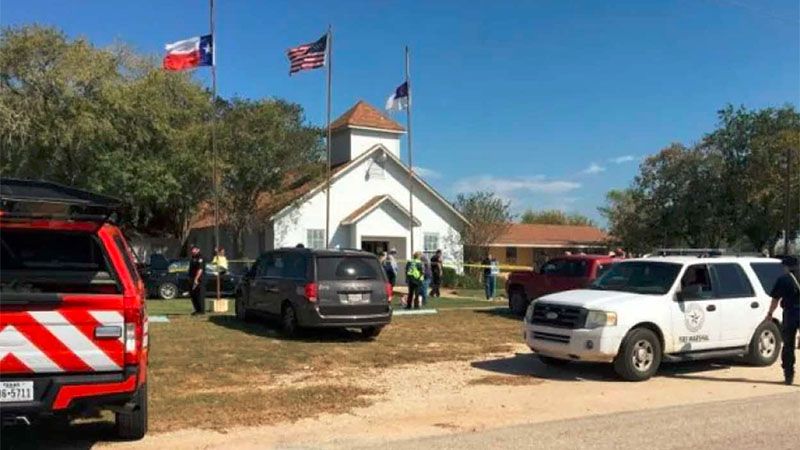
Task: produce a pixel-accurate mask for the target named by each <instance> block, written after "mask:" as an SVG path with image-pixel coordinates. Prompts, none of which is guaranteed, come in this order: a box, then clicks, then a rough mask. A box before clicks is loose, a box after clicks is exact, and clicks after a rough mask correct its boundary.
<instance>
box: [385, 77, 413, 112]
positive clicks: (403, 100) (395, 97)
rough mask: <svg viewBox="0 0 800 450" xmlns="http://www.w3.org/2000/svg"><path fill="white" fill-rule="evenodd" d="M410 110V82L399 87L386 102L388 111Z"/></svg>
mask: <svg viewBox="0 0 800 450" xmlns="http://www.w3.org/2000/svg"><path fill="white" fill-rule="evenodd" d="M406 108H408V81H406V82H405V83H403V84H401V85H400V86H397V89H395V90H394V93H393V94H392V95H390V96H389V98H388V99H387V100H386V109H387V110H389V111H402V110H404V109H406Z"/></svg>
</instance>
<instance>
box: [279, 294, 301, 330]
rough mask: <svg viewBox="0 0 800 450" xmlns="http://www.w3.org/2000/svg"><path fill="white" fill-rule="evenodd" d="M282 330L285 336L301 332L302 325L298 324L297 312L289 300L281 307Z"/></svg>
mask: <svg viewBox="0 0 800 450" xmlns="http://www.w3.org/2000/svg"><path fill="white" fill-rule="evenodd" d="M281 331H282V332H283V335H284V336H286V337H289V338H292V337H297V335H298V334H299V332H300V326H299V325H298V324H297V312H295V310H294V306H292V304H291V303H289V302H286V303H284V304H283V307H282V308H281Z"/></svg>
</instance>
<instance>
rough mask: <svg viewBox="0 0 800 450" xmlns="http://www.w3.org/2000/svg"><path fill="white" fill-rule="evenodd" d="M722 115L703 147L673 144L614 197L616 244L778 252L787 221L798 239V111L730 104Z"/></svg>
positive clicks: (611, 216)
mask: <svg viewBox="0 0 800 450" xmlns="http://www.w3.org/2000/svg"><path fill="white" fill-rule="evenodd" d="M719 117H720V124H719V126H718V127H717V129H716V130H714V131H713V132H711V133H709V134H707V135H706V136H705V137H704V139H703V141H702V142H701V143H700V144H698V145H696V146H694V147H691V148H689V147H686V146H684V145H682V144H672V145H670V146H669V147H667V148H665V149H663V150H662V151H660V152H659V153H657V154H656V155H653V156H651V157H649V158H647V159H646V160H645V161H644V163H643V164H642V165H641V166H640V169H639V174H638V175H637V176H636V178H635V179H634V181H633V184H632V185H631V187H630V189H628V190H626V191H621V192H620V191H612V192H611V193H609V196H608V198H607V205H606V206H605V207H603V208H601V209H600V212H601V214H603V216H604V217H606V218H607V219H608V221H609V227H610V231H611V234H612V235H613V236H614V237H615V238H616V239H618V240H620V241H622V242H623V243H625V245H627V246H629V247H631V248H633V247H634V246H636V247H637V248H641V249H642V250H643V251H648V248H647V247H650V248H652V247H657V246H664V247H672V246H689V247H732V248H737V249H742V248H743V247H744V248H745V249H747V250H755V251H761V250H764V249H768V250H769V251H770V252H772V251H773V250H774V248H775V243H776V241H777V239H778V238H779V237H780V236H781V234H782V230H783V229H784V227H785V225H784V221H785V217H787V215H788V217H789V218H790V222H791V223H790V224H789V226H788V228H789V235H790V237H791V238H794V237H795V236H796V233H797V231H798V229H800V170H798V169H797V168H800V164H797V162H796V161H798V160H800V115H799V114H798V113H797V112H796V111H795V110H794V108H793V107H784V108H780V109H774V108H767V109H763V110H758V111H748V110H745V109H744V108H739V109H733V108H732V107H730V106H728V107H726V108H725V109H723V110H721V111H720V112H719ZM790 161H795V162H792V163H791V165H792V166H795V168H794V169H793V168H792V166H790ZM789 172H791V173H792V176H791V178H789V177H787V173H789ZM787 204H788V206H789V208H788V211H787V209H786V206H787Z"/></svg>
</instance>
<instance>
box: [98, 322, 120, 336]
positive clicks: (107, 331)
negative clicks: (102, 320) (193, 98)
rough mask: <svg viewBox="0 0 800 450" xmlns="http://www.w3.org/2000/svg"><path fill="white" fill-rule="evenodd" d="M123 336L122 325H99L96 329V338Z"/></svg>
mask: <svg viewBox="0 0 800 450" xmlns="http://www.w3.org/2000/svg"><path fill="white" fill-rule="evenodd" d="M121 337H122V327H118V326H103V325H101V326H98V327H95V329H94V338H95V339H119V338H121Z"/></svg>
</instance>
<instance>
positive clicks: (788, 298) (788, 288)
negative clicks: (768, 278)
mask: <svg viewBox="0 0 800 450" xmlns="http://www.w3.org/2000/svg"><path fill="white" fill-rule="evenodd" d="M783 269H784V271H785V273H784V274H783V275H781V276H780V277H779V278H778V279H777V280H776V281H775V287H773V288H772V292H770V294H769V295H770V297H772V304H770V306H769V311H768V312H767V317H766V319H765V320H772V313H774V312H775V309H776V308H777V307H778V302H781V308H783V318H782V320H781V335H782V337H783V351H781V366H782V367H783V378H784V382H785V383H786V384H787V385H790V384H792V383H794V363H795V361H794V359H795V358H794V347H795V339H797V332H798V327H800V283H798V276H800V274H798V270H797V258H795V257H794V256H784V257H783Z"/></svg>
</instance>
